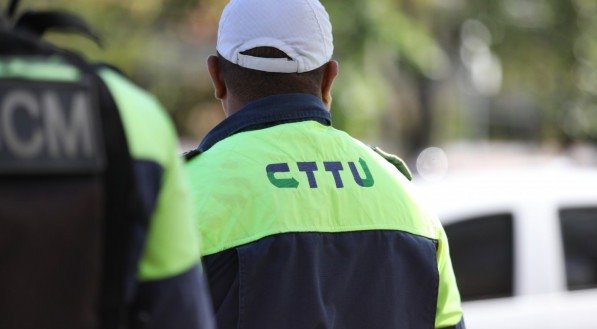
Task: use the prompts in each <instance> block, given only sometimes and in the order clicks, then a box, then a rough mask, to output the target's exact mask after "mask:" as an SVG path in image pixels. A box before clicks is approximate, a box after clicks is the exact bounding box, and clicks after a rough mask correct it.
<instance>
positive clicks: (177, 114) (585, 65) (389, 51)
mask: <svg viewBox="0 0 597 329" xmlns="http://www.w3.org/2000/svg"><path fill="white" fill-rule="evenodd" d="M22 2H23V4H22V8H26V7H30V8H32V9H36V10H37V9H48V8H64V9H67V10H69V11H71V12H75V13H77V14H79V15H80V16H82V17H84V18H85V19H86V20H87V21H88V22H89V23H90V25H91V26H93V27H94V28H95V30H96V31H97V32H98V33H99V34H100V35H101V36H102V37H103V39H104V41H105V42H104V44H105V47H104V48H98V47H96V46H95V45H94V44H93V43H91V42H89V41H87V40H85V39H83V38H79V37H76V36H62V35H50V38H51V39H52V40H53V41H55V42H57V43H59V44H61V45H63V46H67V47H69V48H72V49H76V50H78V51H81V52H83V53H85V54H86V55H87V56H88V57H90V58H92V59H94V60H99V61H106V62H110V63H113V64H115V65H116V66H118V67H120V68H121V69H122V70H123V71H124V72H125V73H126V74H128V75H129V76H130V77H131V78H132V79H133V80H134V81H136V82H137V83H139V84H140V85H142V86H143V87H145V88H147V89H149V90H150V91H151V92H153V93H154V94H155V95H156V96H157V97H158V98H159V99H160V101H161V102H162V103H163V104H164V105H165V107H166V108H167V109H168V111H170V113H171V115H172V117H173V118H174V120H175V123H176V126H177V129H178V131H179V133H180V135H181V136H182V137H183V138H185V139H186V140H190V141H192V143H196V142H198V141H199V140H200V139H201V137H202V136H203V135H204V134H205V133H206V132H207V131H208V130H209V129H211V128H212V127H213V126H214V125H216V124H217V123H218V122H219V121H220V120H222V119H223V114H222V112H221V110H220V106H219V104H218V102H217V101H215V100H214V98H213V93H212V90H211V84H210V82H209V79H208V74H207V72H206V69H205V59H206V58H207V56H208V55H209V54H213V53H214V52H215V40H216V32H217V23H218V19H219V15H220V13H221V11H222V9H223V7H224V5H225V4H226V3H227V1H224V0H143V1H141V0H94V1H90V0H69V1H66V0H52V1H50V0H44V1H41V0H39V1H34V0H23V1H22ZM322 2H323V4H324V5H325V6H326V8H327V9H328V12H329V13H330V15H331V19H332V24H333V28H334V38H335V53H334V57H335V58H336V59H337V60H338V61H339V62H340V69H341V72H340V73H341V74H340V76H339V79H338V81H337V84H336V85H335V90H334V105H333V118H334V124H335V126H337V127H339V128H342V129H345V130H347V131H349V132H350V133H352V134H353V135H355V136H356V137H359V138H361V139H363V140H365V141H367V142H370V143H373V144H379V145H381V146H383V147H385V148H387V149H388V150H390V151H392V152H397V153H399V154H402V155H403V156H406V157H407V158H414V157H415V156H416V155H417V154H418V152H419V151H420V150H422V149H424V148H426V147H428V146H430V145H445V144H447V143H454V142H462V141H464V142H477V141H496V140H497V141H500V140H501V141H516V142H521V143H526V144H532V145H537V146H542V145H548V146H550V147H556V148H565V147H567V146H569V145H571V144H574V143H577V142H585V143H589V144H595V143H596V142H597V102H596V101H597V19H596V18H595V17H597V2H596V1H594V0H573V1H569V0H503V1H486V0H468V1H465V0H322Z"/></svg>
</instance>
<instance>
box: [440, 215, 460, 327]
mask: <svg viewBox="0 0 597 329" xmlns="http://www.w3.org/2000/svg"><path fill="white" fill-rule="evenodd" d="M439 230H440V231H441V232H440V240H439V243H438V250H437V269H438V272H439V286H438V296H437V310H436V315H435V328H454V329H465V325H464V318H463V313H462V308H461V305H460V293H459V292H458V286H457V285H456V277H455V276H454V270H453V269H452V261H451V260H450V248H449V246H448V238H447V236H446V232H445V231H444V229H443V227H441V225H440V226H439Z"/></svg>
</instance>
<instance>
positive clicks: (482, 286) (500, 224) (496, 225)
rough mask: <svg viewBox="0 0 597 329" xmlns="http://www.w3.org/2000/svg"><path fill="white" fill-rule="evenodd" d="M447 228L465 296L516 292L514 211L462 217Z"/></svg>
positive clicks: (452, 255)
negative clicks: (514, 279)
mask: <svg viewBox="0 0 597 329" xmlns="http://www.w3.org/2000/svg"><path fill="white" fill-rule="evenodd" d="M445 230H446V234H447V236H448V241H449V243H450V256H451V258H452V263H453V266H454V272H455V274H456V280H457V282H458V287H459V289H460V294H461V297H462V300H464V301H466V300H476V299H485V298H494V297H506V296H512V292H513V273H514V272H513V238H512V236H513V232H512V215H511V214H492V215H487V216H481V217H475V218H467V219H462V220H460V221H457V222H453V223H450V224H447V225H445Z"/></svg>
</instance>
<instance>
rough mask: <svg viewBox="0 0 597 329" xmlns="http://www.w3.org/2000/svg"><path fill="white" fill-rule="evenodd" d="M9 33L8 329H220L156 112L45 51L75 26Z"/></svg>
mask: <svg viewBox="0 0 597 329" xmlns="http://www.w3.org/2000/svg"><path fill="white" fill-rule="evenodd" d="M15 9H16V1H13V2H12V3H11V6H10V9H9V11H8V12H9V15H8V16H9V17H14V13H15ZM0 16H1V15H0ZM1 20H2V22H3V23H0V226H1V227H2V228H1V229H0V328H3V329H13V328H14V329H17V328H18V329H33V328H35V329H38V328H47V329H92V328H93V329H94V328H101V329H104V328H105V329H108V328H176V329H200V328H201V329H212V328H214V327H215V324H214V319H213V315H212V311H211V302H210V300H209V298H208V293H207V289H206V285H205V282H204V278H203V273H202V270H201V263H200V251H199V240H198V236H197V234H196V232H195V231H194V230H193V227H194V225H193V223H192V221H191V215H190V213H191V212H190V204H189V200H188V196H187V189H186V185H185V184H184V182H183V180H182V175H181V170H182V168H181V164H180V159H179V157H178V156H177V149H178V144H177V139H176V135H175V132H174V129H173V126H172V124H171V122H170V120H169V119H168V117H167V115H166V114H165V113H164V111H163V109H162V108H161V106H160V104H159V103H158V102H157V101H156V100H155V98H154V97H152V96H151V95H150V94H148V93H147V92H145V91H144V90H142V89H140V88H138V87H137V86H135V85H134V84H133V83H131V82H130V81H129V80H128V79H127V78H125V77H124V76H123V75H122V74H121V73H119V72H118V71H117V70H115V69H113V68H110V67H108V66H105V65H95V64H90V63H88V62H87V61H86V60H85V59H83V58H82V57H80V56H78V55H76V54H73V53H70V52H67V51H64V50H62V49H59V48H57V47H55V46H53V45H51V44H49V43H47V42H44V41H43V40H42V39H41V35H42V34H43V32H44V31H46V30H48V29H57V30H67V31H71V32H80V33H82V34H84V35H87V36H90V37H91V38H92V39H94V40H97V39H98V38H97V37H96V36H95V35H94V34H93V33H92V32H91V30H90V29H89V28H87V26H86V25H85V24H84V22H83V21H81V20H80V19H78V18H77V17H75V16H72V15H69V14H65V13H62V12H27V13H25V14H23V15H22V16H20V17H19V18H18V19H16V20H14V23H12V22H10V21H9V20H8V19H6V18H2V19H1ZM9 23H10V24H9Z"/></svg>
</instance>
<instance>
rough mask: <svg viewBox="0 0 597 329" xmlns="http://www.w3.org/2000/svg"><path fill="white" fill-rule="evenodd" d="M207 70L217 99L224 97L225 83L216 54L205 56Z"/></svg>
mask: <svg viewBox="0 0 597 329" xmlns="http://www.w3.org/2000/svg"><path fill="white" fill-rule="evenodd" d="M207 70H208V71H209V75H210V76H211V83H212V85H213V87H214V94H215V96H216V98H217V99H219V100H223V99H224V98H225V97H226V92H227V90H226V84H225V83H224V78H223V77H222V72H221V71H220V60H219V59H218V56H215V55H211V56H209V57H208V58H207Z"/></svg>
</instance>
